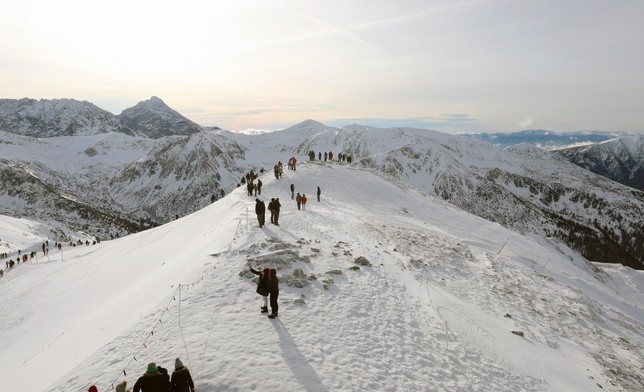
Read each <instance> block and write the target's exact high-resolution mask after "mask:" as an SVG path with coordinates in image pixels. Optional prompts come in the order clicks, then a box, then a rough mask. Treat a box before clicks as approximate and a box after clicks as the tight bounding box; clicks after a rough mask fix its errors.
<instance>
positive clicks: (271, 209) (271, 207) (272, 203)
mask: <svg viewBox="0 0 644 392" xmlns="http://www.w3.org/2000/svg"><path fill="white" fill-rule="evenodd" d="M268 211H269V212H270V213H271V223H275V198H272V199H271V201H269V202H268Z"/></svg>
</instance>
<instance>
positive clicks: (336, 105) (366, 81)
mask: <svg viewBox="0 0 644 392" xmlns="http://www.w3.org/2000/svg"><path fill="white" fill-rule="evenodd" d="M0 10H1V11H0V98H23V97H28V98H36V99H39V98H47V99H53V98H74V99H78V100H87V101H90V102H92V103H94V104H96V105H97V106H99V107H101V108H103V109H105V110H108V111H110V112H112V113H114V114H119V113H120V112H121V111H122V110H123V109H126V108H128V107H131V106H133V105H135V104H136V103H137V102H140V101H143V100H146V99H149V98H150V97H151V96H153V95H154V96H157V97H159V98H161V99H163V100H164V101H165V103H166V104H168V105H169V106H170V107H171V108H173V109H175V110H177V111H178V112H180V113H181V114H183V115H184V116H186V117H188V118H190V119H191V120H193V121H195V122H197V123H199V124H201V125H217V126H220V127H222V128H226V129H231V130H241V129H247V128H270V129H276V128H283V127H287V126H291V125H294V124H296V123H297V122H300V121H303V120H305V119H309V118H310V119H315V120H318V121H321V122H324V123H327V124H329V125H336V126H339V125H344V124H349V123H353V122H356V123H360V124H365V125H382V126H395V125H398V126H416V127H422V128H430V129H435V130H440V131H446V132H457V131H480V130H495V131H512V130H519V129H525V128H541V129H549V130H578V129H599V130H628V131H644V0H471V1H459V0H449V1H448V0H418V1H416V0H396V1H393V0H351V1H346V0H344V1H335V0H333V1H331V0H315V1H309V0H284V1H280V0H261V1H252V0H235V1H233V0H228V1H220V0H208V1H196V0H183V1H163V0H154V1H138V0H111V1H104V2H96V1H88V0H63V1H59V0H20V1H17V0H0Z"/></svg>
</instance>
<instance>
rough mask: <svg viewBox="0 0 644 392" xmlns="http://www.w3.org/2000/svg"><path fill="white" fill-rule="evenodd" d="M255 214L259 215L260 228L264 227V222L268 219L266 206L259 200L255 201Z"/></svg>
mask: <svg viewBox="0 0 644 392" xmlns="http://www.w3.org/2000/svg"><path fill="white" fill-rule="evenodd" d="M255 213H256V214H257V221H258V222H259V227H260V228H261V227H264V220H265V219H266V204H264V202H263V201H261V200H259V199H255Z"/></svg>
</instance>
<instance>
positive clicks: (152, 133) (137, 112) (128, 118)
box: [119, 97, 203, 139]
mask: <svg viewBox="0 0 644 392" xmlns="http://www.w3.org/2000/svg"><path fill="white" fill-rule="evenodd" d="M119 121H120V122H121V124H123V125H124V126H126V127H128V128H130V129H132V131H133V132H134V133H135V134H136V135H137V136H144V137H149V138H152V139H158V138H161V137H164V136H170V135H191V134H193V133H198V132H202V131H203V128H202V127H201V126H200V125H198V124H195V123H194V122H192V121H190V120H188V119H187V118H185V117H184V116H182V115H181V114H179V113H178V112H176V111H175V110H172V109H170V108H169V107H168V105H166V104H165V103H164V102H163V101H162V100H161V99H159V98H157V97H152V98H150V99H148V100H147V101H143V102H139V103H138V104H136V105H135V106H134V107H131V108H129V109H125V110H124V111H123V112H122V113H121V114H120V115H119Z"/></svg>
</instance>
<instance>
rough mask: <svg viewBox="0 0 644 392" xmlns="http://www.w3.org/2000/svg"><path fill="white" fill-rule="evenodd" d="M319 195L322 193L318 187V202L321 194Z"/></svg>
mask: <svg viewBox="0 0 644 392" xmlns="http://www.w3.org/2000/svg"><path fill="white" fill-rule="evenodd" d="M321 193H322V191H321V190H320V187H318V191H317V195H318V201H320V194H321Z"/></svg>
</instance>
